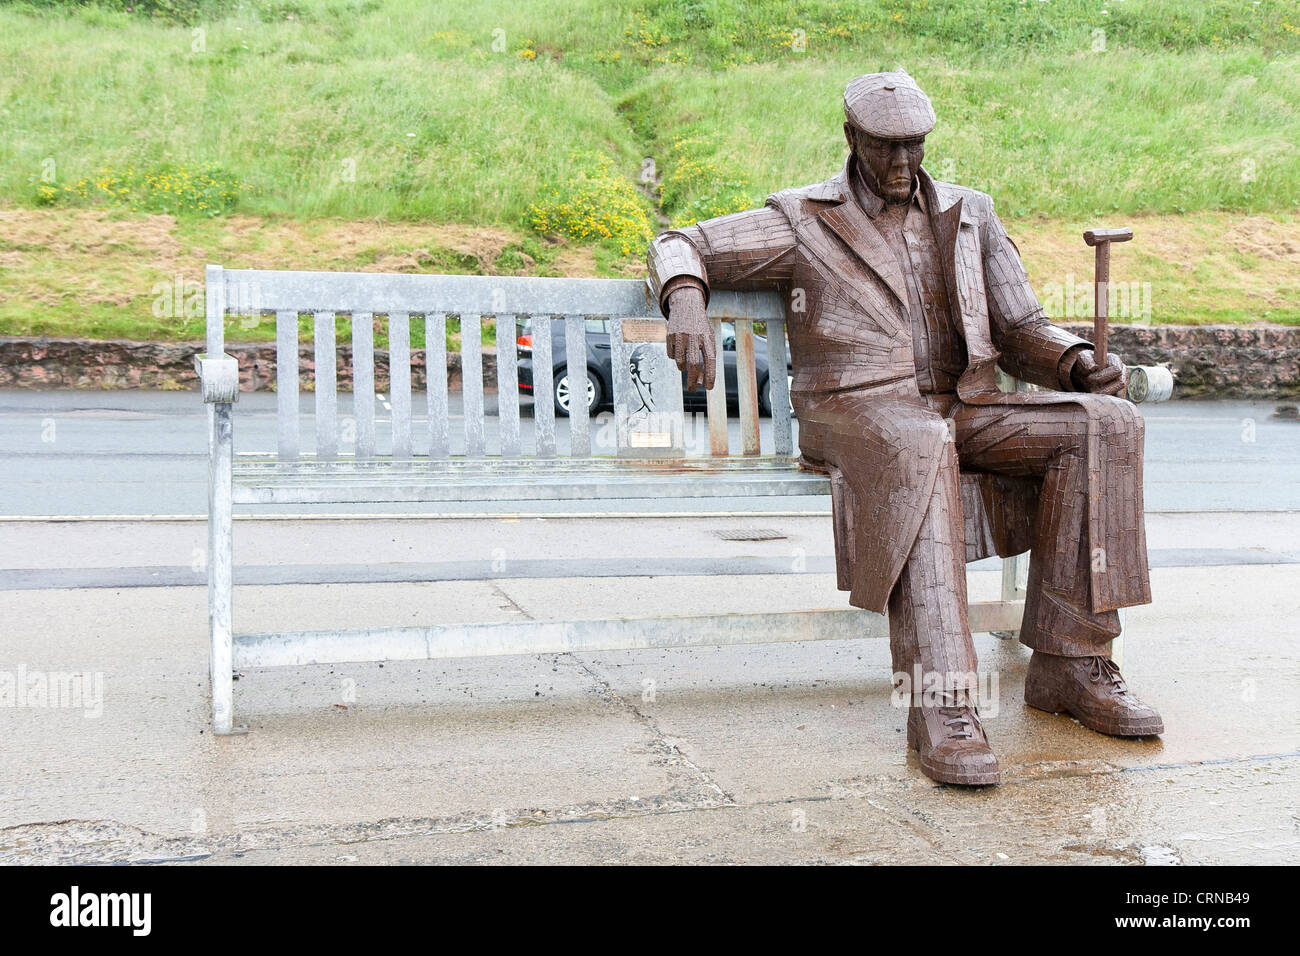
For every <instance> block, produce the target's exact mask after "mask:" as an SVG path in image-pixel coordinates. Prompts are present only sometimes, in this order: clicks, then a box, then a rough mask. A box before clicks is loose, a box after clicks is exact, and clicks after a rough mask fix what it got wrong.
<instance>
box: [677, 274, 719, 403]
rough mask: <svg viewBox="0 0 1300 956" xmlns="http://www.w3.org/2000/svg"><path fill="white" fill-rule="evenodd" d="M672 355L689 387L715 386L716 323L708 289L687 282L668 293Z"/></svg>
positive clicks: (688, 389) (693, 388) (688, 388)
mask: <svg viewBox="0 0 1300 956" xmlns="http://www.w3.org/2000/svg"><path fill="white" fill-rule="evenodd" d="M668 357H669V358H670V359H672V360H673V361H675V362H676V363H677V367H678V368H679V369H681V370H682V371H683V372H685V373H686V390H687V391H694V390H695V389H697V388H699V387H700V383H701V382H702V383H703V384H704V387H705V388H713V379H714V378H715V376H716V373H717V366H718V350H717V343H716V342H715V340H714V337H713V323H711V322H710V321H709V316H708V312H707V311H706V309H705V303H704V292H703V291H702V290H701V289H700V288H699V287H697V286H694V285H684V286H682V287H681V288H679V289H674V290H673V291H672V293H671V294H670V295H669V296H668Z"/></svg>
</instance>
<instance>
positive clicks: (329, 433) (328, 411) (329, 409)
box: [315, 312, 339, 459]
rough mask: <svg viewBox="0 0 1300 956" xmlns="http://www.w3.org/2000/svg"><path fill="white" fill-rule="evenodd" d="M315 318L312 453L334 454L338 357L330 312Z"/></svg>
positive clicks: (330, 456) (321, 455) (336, 420)
mask: <svg viewBox="0 0 1300 956" xmlns="http://www.w3.org/2000/svg"><path fill="white" fill-rule="evenodd" d="M315 319H316V329H315V332H316V457H317V458H323V459H328V458H337V457H338V453H339V429H338V370H337V368H336V363H337V361H338V359H337V358H336V354H335V347H334V313H333V312H317V313H316V314H315Z"/></svg>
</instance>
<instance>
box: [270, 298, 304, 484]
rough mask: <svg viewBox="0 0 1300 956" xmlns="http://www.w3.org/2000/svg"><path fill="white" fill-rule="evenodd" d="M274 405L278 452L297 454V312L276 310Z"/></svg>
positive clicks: (287, 455) (283, 455) (291, 456)
mask: <svg viewBox="0 0 1300 956" xmlns="http://www.w3.org/2000/svg"><path fill="white" fill-rule="evenodd" d="M275 405H276V424H277V429H278V432H279V455H280V457H281V458H283V459H285V460H286V461H292V460H293V459H295V458H297V457H298V451H299V440H298V313H297V312H289V311H280V312H277V313H275Z"/></svg>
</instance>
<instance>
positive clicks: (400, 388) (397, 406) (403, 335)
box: [388, 312, 411, 458]
mask: <svg viewBox="0 0 1300 956" xmlns="http://www.w3.org/2000/svg"><path fill="white" fill-rule="evenodd" d="M388 397H389V404H390V405H392V406H393V457H394V458H410V457H411V317H410V315H409V314H407V313H406V312H390V313H389V314H388Z"/></svg>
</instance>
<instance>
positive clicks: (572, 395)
mask: <svg viewBox="0 0 1300 956" xmlns="http://www.w3.org/2000/svg"><path fill="white" fill-rule="evenodd" d="M564 373H565V375H567V376H568V378H569V455H570V457H573V458H586V457H587V456H588V455H590V454H591V418H590V417H589V416H588V414H587V321H586V319H585V318H583V317H582V316H581V315H566V316H565V317H564Z"/></svg>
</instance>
